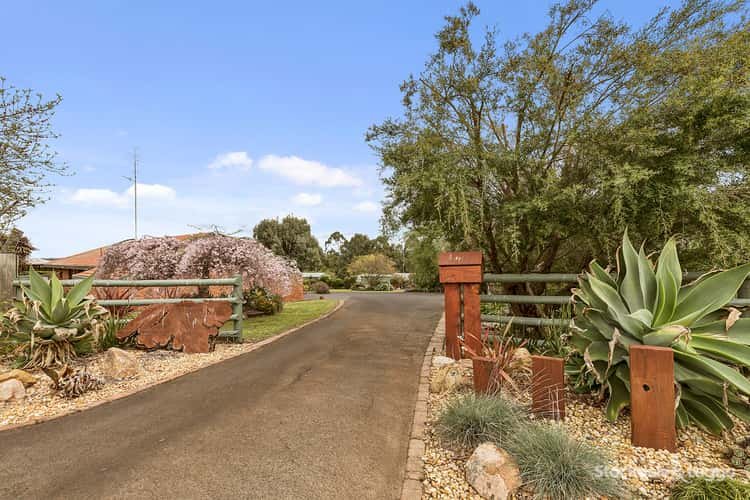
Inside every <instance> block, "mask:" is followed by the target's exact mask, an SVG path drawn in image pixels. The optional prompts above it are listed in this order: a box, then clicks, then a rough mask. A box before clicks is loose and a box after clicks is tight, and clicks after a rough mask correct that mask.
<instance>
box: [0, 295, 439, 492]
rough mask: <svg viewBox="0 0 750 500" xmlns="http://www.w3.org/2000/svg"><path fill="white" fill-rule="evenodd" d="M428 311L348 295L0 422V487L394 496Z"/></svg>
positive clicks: (415, 299) (435, 303)
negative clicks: (337, 303)
mask: <svg viewBox="0 0 750 500" xmlns="http://www.w3.org/2000/svg"><path fill="white" fill-rule="evenodd" d="M441 310H442V297H441V296H440V295H423V294H377V293H374V294H364V293H362V294H354V295H351V296H350V297H349V298H348V299H347V302H346V304H345V305H344V307H343V308H342V309H341V310H339V311H338V312H337V313H335V314H334V315H332V316H331V317H330V318H327V319H325V320H322V321H319V322H317V323H315V324H313V325H310V326H308V327H306V328H304V329H302V330H300V331H298V332H296V333H294V334H292V335H290V336H287V337H285V338H282V339H280V340H278V341H277V342H274V343H272V344H270V345H268V346H266V347H264V348H262V349H260V350H258V351H254V352H250V353H248V354H244V355H241V356H238V357H236V358H232V359H230V360H227V361H224V362H221V363H218V364H216V365H212V366H209V367H207V368H204V369H202V370H200V371H197V372H194V373H191V374H189V375H186V376H184V377H181V378H179V379H177V380H173V381H171V382H167V383H165V384H162V385H159V386H156V387H153V388H151V389H147V390H145V391H143V392H140V393H138V394H135V395H133V396H130V397H128V398H124V399H121V400H117V401H114V402H112V403H110V404H105V405H102V406H99V407H96V408H94V409H92V410H89V411H86V412H83V413H79V414H74V415H70V416H67V417H63V418H60V419H56V420H53V421H49V422H46V423H42V424H38V425H33V426H30V427H25V428H19V429H14V430H9V431H5V432H0V456H1V457H2V464H1V465H0V498H14V499H16V498H18V499H20V498H45V499H46V498H123V497H125V498H154V499H157V498H159V499H161V498H229V497H233V498H274V499H295V498H300V499H302V498H305V499H307V498H325V499H333V498H341V499H353V498H357V499H359V498H377V499H392V498H397V497H398V496H399V494H400V489H401V483H402V472H403V469H404V464H405V461H406V448H407V444H408V439H409V433H410V428H411V418H412V413H413V409H414V401H415V399H416V391H417V383H418V380H419V371H420V365H421V363H422V357H423V355H424V351H425V348H426V346H427V343H428V341H429V338H430V336H431V334H432V332H433V330H434V328H435V325H436V324H437V322H438V319H439V316H440V314H441Z"/></svg>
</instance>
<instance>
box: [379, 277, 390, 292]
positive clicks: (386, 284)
mask: <svg viewBox="0 0 750 500" xmlns="http://www.w3.org/2000/svg"><path fill="white" fill-rule="evenodd" d="M391 290H393V287H392V286H391V282H390V281H386V280H383V281H381V282H380V283H378V284H377V285H375V291H376V292H390V291H391Z"/></svg>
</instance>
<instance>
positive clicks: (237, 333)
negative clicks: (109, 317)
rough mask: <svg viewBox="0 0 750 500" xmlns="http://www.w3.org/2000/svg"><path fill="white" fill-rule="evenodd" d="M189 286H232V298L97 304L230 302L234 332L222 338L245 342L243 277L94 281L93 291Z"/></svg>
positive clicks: (70, 282)
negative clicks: (101, 289)
mask: <svg viewBox="0 0 750 500" xmlns="http://www.w3.org/2000/svg"><path fill="white" fill-rule="evenodd" d="M81 281H83V280H79V279H75V280H61V283H62V285H63V286H75V285H76V284H78V283H80V282H81ZM21 285H24V286H28V285H29V280H28V279H17V280H14V281H13V286H14V287H16V288H17V289H18V290H17V293H21ZM185 286H231V287H232V294H231V295H229V296H227V297H205V298H193V297H185V298H179V297H163V298H150V299H102V300H98V301H97V303H98V304H101V305H102V306H105V307H106V306H149V305H154V304H177V303H180V302H193V303H198V304H200V303H203V302H229V303H230V304H232V315H231V316H230V317H229V319H230V321H232V330H226V331H223V332H220V333H219V336H220V337H222V338H229V339H232V340H235V341H236V342H242V304H243V303H244V299H243V296H242V276H240V275H237V276H235V277H234V278H209V279H175V280H94V281H93V283H92V287H99V288H109V287H120V288H176V287H185Z"/></svg>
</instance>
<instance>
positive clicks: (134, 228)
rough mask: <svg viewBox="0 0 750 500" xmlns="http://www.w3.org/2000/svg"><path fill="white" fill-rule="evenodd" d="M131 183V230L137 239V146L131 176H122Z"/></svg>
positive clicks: (134, 151)
mask: <svg viewBox="0 0 750 500" xmlns="http://www.w3.org/2000/svg"><path fill="white" fill-rule="evenodd" d="M123 177H125V179H127V180H129V181H130V182H132V183H133V232H134V235H135V239H136V240H137V239H138V148H133V177H128V176H123Z"/></svg>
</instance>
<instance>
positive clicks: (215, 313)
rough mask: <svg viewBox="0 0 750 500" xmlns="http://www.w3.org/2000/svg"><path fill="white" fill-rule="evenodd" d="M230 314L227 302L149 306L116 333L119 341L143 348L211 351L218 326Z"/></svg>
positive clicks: (230, 309)
mask: <svg viewBox="0 0 750 500" xmlns="http://www.w3.org/2000/svg"><path fill="white" fill-rule="evenodd" d="M231 315H232V304H230V303H229V302H179V303H177V304H166V305H165V304H155V305H152V306H148V307H146V308H144V309H143V311H142V312H141V313H140V314H139V315H138V317H137V318H135V319H134V320H133V321H131V322H130V323H128V324H127V325H125V326H124V327H123V328H121V329H120V330H119V331H118V332H117V338H118V339H119V340H121V341H125V340H129V339H134V341H135V345H136V346H137V347H140V348H142V349H149V350H150V349H171V350H173V351H182V352H186V353H196V352H204V353H205V352H210V351H213V350H214V344H215V341H216V337H217V336H218V335H219V328H221V325H223V324H224V323H226V322H227V320H229V317H230V316H231Z"/></svg>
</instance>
